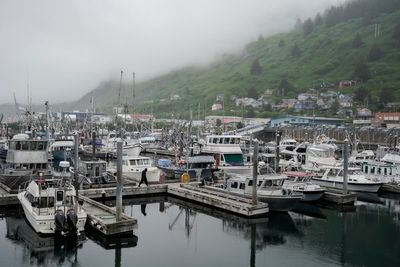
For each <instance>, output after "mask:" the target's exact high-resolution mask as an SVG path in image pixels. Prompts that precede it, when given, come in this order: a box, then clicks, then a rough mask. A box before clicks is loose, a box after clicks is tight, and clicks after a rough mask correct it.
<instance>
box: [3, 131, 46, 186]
mask: <svg viewBox="0 0 400 267" xmlns="http://www.w3.org/2000/svg"><path fill="white" fill-rule="evenodd" d="M47 146H48V141H47V140H43V139H35V138H31V137H30V136H29V135H28V134H17V135H15V136H14V137H13V138H12V139H11V140H8V152H7V158H6V165H5V168H4V171H3V173H2V174H1V175H0V181H1V182H2V183H3V184H4V185H6V186H7V187H9V188H10V190H11V191H12V190H14V191H15V190H18V187H19V185H21V184H22V183H25V182H26V181H29V179H30V178H31V176H35V175H38V174H39V173H41V174H42V175H43V176H44V177H45V178H46V177H51V175H52V170H51V166H50V163H49V155H48V152H47Z"/></svg>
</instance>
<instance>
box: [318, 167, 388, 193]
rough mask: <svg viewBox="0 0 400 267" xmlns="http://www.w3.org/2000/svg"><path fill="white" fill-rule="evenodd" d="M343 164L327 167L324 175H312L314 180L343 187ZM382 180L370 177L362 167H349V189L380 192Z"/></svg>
mask: <svg viewBox="0 0 400 267" xmlns="http://www.w3.org/2000/svg"><path fill="white" fill-rule="evenodd" d="M343 172H344V170H343V166H331V167H327V168H326V170H325V172H324V174H323V176H322V177H312V178H311V179H312V182H313V183H315V184H318V185H320V186H324V187H331V188H337V189H343V183H344V178H343ZM381 186H382V182H379V181H374V180H372V179H368V178H367V177H366V175H365V174H364V173H362V172H361V170H360V168H352V167H349V168H348V174H347V189H348V190H350V191H358V192H372V193H376V192H378V190H379V188H380V187H381Z"/></svg>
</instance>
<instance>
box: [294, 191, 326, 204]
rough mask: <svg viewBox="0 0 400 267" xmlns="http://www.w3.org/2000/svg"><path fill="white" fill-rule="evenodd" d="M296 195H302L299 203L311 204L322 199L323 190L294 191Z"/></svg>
mask: <svg viewBox="0 0 400 267" xmlns="http://www.w3.org/2000/svg"><path fill="white" fill-rule="evenodd" d="M295 192H297V193H302V194H303V198H302V199H301V201H303V202H313V201H317V200H319V199H321V198H322V196H323V195H324V193H325V190H318V191H317V190H315V191H295Z"/></svg>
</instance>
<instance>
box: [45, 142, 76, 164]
mask: <svg viewBox="0 0 400 267" xmlns="http://www.w3.org/2000/svg"><path fill="white" fill-rule="evenodd" d="M72 149H74V141H72V140H56V141H55V142H54V143H52V144H51V145H50V149H49V150H50V153H51V155H52V157H53V159H54V160H69V159H70V158H71V151H72Z"/></svg>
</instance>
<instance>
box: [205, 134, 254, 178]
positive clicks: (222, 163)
mask: <svg viewBox="0 0 400 267" xmlns="http://www.w3.org/2000/svg"><path fill="white" fill-rule="evenodd" d="M241 139H242V136H238V135H209V136H207V137H206V143H205V144H204V146H203V147H202V149H201V154H206V155H210V156H213V157H214V161H215V166H216V167H218V168H219V169H221V170H224V171H226V172H227V173H237V174H245V173H248V172H249V170H251V164H249V165H246V164H245V163H244V157H243V152H242V149H241V148H240V140H241Z"/></svg>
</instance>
